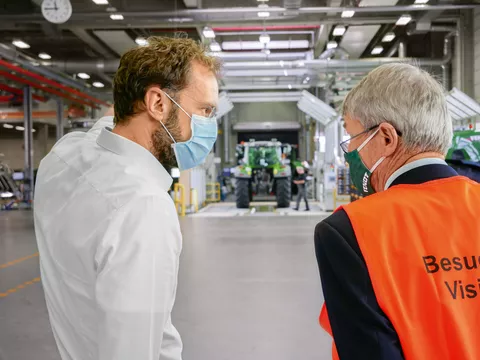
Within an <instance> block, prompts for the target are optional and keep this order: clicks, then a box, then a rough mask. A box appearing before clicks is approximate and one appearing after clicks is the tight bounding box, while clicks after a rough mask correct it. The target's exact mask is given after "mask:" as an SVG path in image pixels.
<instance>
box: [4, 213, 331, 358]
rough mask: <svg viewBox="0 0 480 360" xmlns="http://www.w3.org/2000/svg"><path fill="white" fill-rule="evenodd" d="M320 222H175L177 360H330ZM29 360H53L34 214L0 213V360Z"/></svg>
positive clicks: (284, 218) (235, 219)
mask: <svg viewBox="0 0 480 360" xmlns="http://www.w3.org/2000/svg"><path fill="white" fill-rule="evenodd" d="M322 217H323V216H320V215H319V216H318V217H317V216H311V215H310V216H307V215H305V216H295V217H293V216H292V217H289V216H271V217H268V216H267V217H265V216H240V217H185V218H183V219H181V226H182V232H183V235H184V248H183V254H182V259H181V268H180V275H179V286H178V293H177V300H176V304H175V308H174V316H173V322H174V324H175V325H176V327H177V328H178V330H179V332H180V334H181V335H182V338H183V341H184V355H183V358H184V360H269V359H272V360H273V359H275V360H298V359H302V360H314V359H315V360H327V359H331V355H330V354H331V351H330V344H331V341H330V339H329V337H328V335H326V334H325V333H324V332H323V331H322V330H321V329H320V327H319V326H318V322H317V317H318V313H319V310H320V306H321V304H322V301H323V300H322V294H321V289H320V281H319V276H318V270H317V266H316V261H315V255H314V247H313V230H314V227H315V225H316V224H317V222H318V221H320V220H321V219H322ZM33 359H34V360H59V359H60V357H59V355H58V354H57V350H56V346H55V343H54V340H53V336H52V333H51V329H50V324H49V321H48V315H47V311H46V307H45V301H44V297H43V291H42V288H41V281H40V279H39V269H38V253H37V247H36V243H35V236H34V229H33V219H32V212H30V211H12V212H0V360H33ZM78 360H81V359H78ZM138 360H142V359H138Z"/></svg>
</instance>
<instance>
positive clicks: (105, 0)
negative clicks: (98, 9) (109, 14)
mask: <svg viewBox="0 0 480 360" xmlns="http://www.w3.org/2000/svg"><path fill="white" fill-rule="evenodd" d="M92 1H93V2H94V3H95V4H97V5H108V0H92Z"/></svg>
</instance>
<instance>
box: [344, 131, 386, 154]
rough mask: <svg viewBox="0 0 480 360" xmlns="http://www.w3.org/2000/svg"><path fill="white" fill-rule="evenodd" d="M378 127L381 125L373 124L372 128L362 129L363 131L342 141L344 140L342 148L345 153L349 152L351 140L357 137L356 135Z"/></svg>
mask: <svg viewBox="0 0 480 360" xmlns="http://www.w3.org/2000/svg"><path fill="white" fill-rule="evenodd" d="M377 127H379V125H375V126H372V127H371V128H369V129H367V130H365V131H362V132H361V133H358V134H357V135H354V136H352V137H351V138H350V139H347V140H345V141H342V142H341V143H340V148H341V149H342V150H343V152H344V153H345V154H346V153H348V146H349V145H350V141H351V140H352V139H355V138H356V137H359V136H360V135H363V134H366V133H368V132H370V131H372V130H374V129H376V128H377Z"/></svg>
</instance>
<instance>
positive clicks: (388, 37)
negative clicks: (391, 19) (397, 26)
mask: <svg viewBox="0 0 480 360" xmlns="http://www.w3.org/2000/svg"><path fill="white" fill-rule="evenodd" d="M393 39H395V33H393V32H389V33H387V34H385V36H384V37H383V39H382V42H391V41H392V40H393Z"/></svg>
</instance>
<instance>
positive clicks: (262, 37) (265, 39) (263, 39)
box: [258, 33, 270, 44]
mask: <svg viewBox="0 0 480 360" xmlns="http://www.w3.org/2000/svg"><path fill="white" fill-rule="evenodd" d="M258 40H259V41H260V42H261V43H262V44H268V43H269V42H270V35H268V34H267V33H263V34H261V35H260V36H259V38H258Z"/></svg>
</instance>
